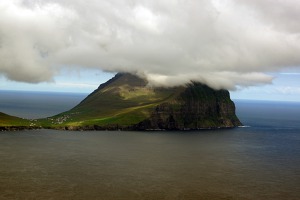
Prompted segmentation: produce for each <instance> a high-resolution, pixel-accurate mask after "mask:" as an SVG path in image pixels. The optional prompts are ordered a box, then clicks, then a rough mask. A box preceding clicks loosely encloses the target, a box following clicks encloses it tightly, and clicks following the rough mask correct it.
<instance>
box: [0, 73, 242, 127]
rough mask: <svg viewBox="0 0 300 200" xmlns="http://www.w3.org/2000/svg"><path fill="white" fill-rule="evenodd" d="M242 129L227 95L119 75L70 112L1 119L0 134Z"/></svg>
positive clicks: (197, 86)
mask: <svg viewBox="0 0 300 200" xmlns="http://www.w3.org/2000/svg"><path fill="white" fill-rule="evenodd" d="M240 125H242V124H241V122H240V121H239V119H238V118H237V116H236V114H235V105H234V103H233V101H231V99H230V95H229V92H228V91H227V90H214V89H211V88H209V87H208V86H206V85H203V84H201V83H197V82H192V83H190V84H188V85H185V86H180V87H170V88H163V87H156V88H153V87H149V86H148V83H147V81H146V80H144V79H142V78H140V77H138V76H135V75H132V74H129V73H118V74H116V76H115V77H113V78H112V79H110V80H109V81H107V82H106V83H103V84H101V85H100V86H99V88H98V89H96V90H95V91H94V92H93V93H91V94H90V95H89V96H87V97H86V98H85V99H84V100H83V101H82V102H81V103H79V104H78V105H77V106H75V107H74V108H72V109H71V110H69V111H67V112H64V113H61V114H58V115H55V116H52V117H47V118H43V119H37V120H26V119H21V118H18V117H13V116H9V115H6V114H4V113H0V127H1V128H0V130H16V129H33V128H49V129H63V130H198V129H215V128H233V127H236V126H240Z"/></svg>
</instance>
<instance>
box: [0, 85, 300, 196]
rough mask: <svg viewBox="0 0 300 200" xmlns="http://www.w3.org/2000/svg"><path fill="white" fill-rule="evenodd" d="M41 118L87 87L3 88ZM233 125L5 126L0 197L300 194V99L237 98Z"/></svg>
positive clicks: (16, 105) (1, 102)
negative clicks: (133, 128) (69, 90)
mask: <svg viewBox="0 0 300 200" xmlns="http://www.w3.org/2000/svg"><path fill="white" fill-rule="evenodd" d="M0 95H1V99H0V111H3V112H6V113H9V114H12V115H17V116H20V117H25V118H39V117H46V116H51V115H55V114H57V113H59V112H62V111H66V110H68V109H70V108H71V107H73V106H74V105H76V104H77V103H79V102H80V101H81V100H82V99H83V98H84V97H85V96H86V94H62V93H38V92H33V93H32V92H28V93H27V92H7V91H6V92H3V91H1V92H0ZM235 104H236V107H237V115H238V117H239V118H240V120H241V121H242V123H243V124H244V125H245V126H244V127H240V128H234V129H220V130H202V131H190V132H183V131H176V132H168V131H161V132H130V131H124V132H123V131H110V132H109V131H86V132H72V131H56V130H30V131H16V132H1V133H0V161H1V164H0V199H75V200H76V199H122V200H123V199H172V200H173V199H249V200H250V199H270V200H271V199H272V200H274V199H289V200H290V199H291V200H293V199H295V200H296V199H300V190H299V188H300V103H297V102H269V101H248V100H235Z"/></svg>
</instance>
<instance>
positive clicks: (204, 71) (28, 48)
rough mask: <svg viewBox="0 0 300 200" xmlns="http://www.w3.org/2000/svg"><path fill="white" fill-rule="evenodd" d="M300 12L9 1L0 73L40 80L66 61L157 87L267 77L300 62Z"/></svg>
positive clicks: (245, 1)
mask: <svg viewBox="0 0 300 200" xmlns="http://www.w3.org/2000/svg"><path fill="white" fill-rule="evenodd" d="M298 10H299V3H297V1H292V0H285V1H284V0H278V1H270V0H264V1H261V0H241V1H240V0H222V1H221V0H212V1H208V0H198V1H193V0H177V1H174V0H172V1H161V0H160V1H159V0H157V1H155V0H154V1H135V0H111V1H97V0H90V1H84V0H72V1H71V0H52V1H50V0H23V1H22V0H4V1H1V3H0V60H1V64H0V73H2V74H4V75H5V76H6V77H7V78H9V79H12V80H16V81H24V82H40V81H49V80H51V79H52V77H53V76H55V74H56V73H59V70H60V68H61V67H66V66H67V67H70V68H72V67H76V68H78V67H82V68H100V69H102V70H106V71H123V72H133V73H137V74H140V75H141V76H146V77H147V78H148V80H149V81H150V84H152V85H166V86H172V85H178V84H184V83H188V82H189V81H191V80H197V81H201V82H203V83H206V84H208V85H210V86H211V87H214V88H227V89H234V88H235V87H236V86H251V85H258V84H266V83H270V82H271V80H272V77H270V76H268V75H266V74H265V73H266V72H269V71H276V70H280V69H283V68H285V67H291V66H299V64H300V57H299V53H300V36H299V31H300V26H299V23H297V22H299V21H300V14H299V12H297V11H298Z"/></svg>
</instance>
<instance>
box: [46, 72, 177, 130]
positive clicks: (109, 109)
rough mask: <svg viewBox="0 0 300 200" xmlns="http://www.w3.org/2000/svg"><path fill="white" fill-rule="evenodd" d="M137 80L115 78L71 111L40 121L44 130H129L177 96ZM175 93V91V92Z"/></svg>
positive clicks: (170, 90) (126, 75)
mask: <svg viewBox="0 0 300 200" xmlns="http://www.w3.org/2000/svg"><path fill="white" fill-rule="evenodd" d="M146 84H147V83H146V82H145V81H144V80H142V79H140V78H137V77H136V76H132V75H129V74H125V75H122V76H117V77H115V78H113V79H112V80H111V81H109V84H104V85H101V86H100V87H99V89H98V90H96V91H94V92H93V93H92V94H91V95H89V97H88V98H86V99H85V100H84V101H83V102H81V103H80V104H79V105H78V106H76V107H75V108H73V109H71V110H70V111H67V112H64V113H61V114H59V115H57V116H54V117H52V118H48V119H43V120H41V123H42V124H43V126H54V127H55V126H57V127H59V126H86V125H99V126H105V125H115V124H122V125H123V126H129V125H133V124H136V123H138V122H140V121H142V120H144V119H146V118H148V117H149V115H150V112H151V110H153V108H155V107H156V106H157V105H158V104H161V103H162V102H164V101H169V100H170V99H172V98H174V96H176V95H175V94H174V92H175V89H152V88H147V87H145V86H146ZM176 91H177V90H176Z"/></svg>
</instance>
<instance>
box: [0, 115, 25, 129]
mask: <svg viewBox="0 0 300 200" xmlns="http://www.w3.org/2000/svg"><path fill="white" fill-rule="evenodd" d="M30 124H31V122H30V121H29V120H26V119H21V118H18V117H13V116H10V115H7V114H4V113H1V112H0V127H3V126H5V127H9V126H30Z"/></svg>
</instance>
